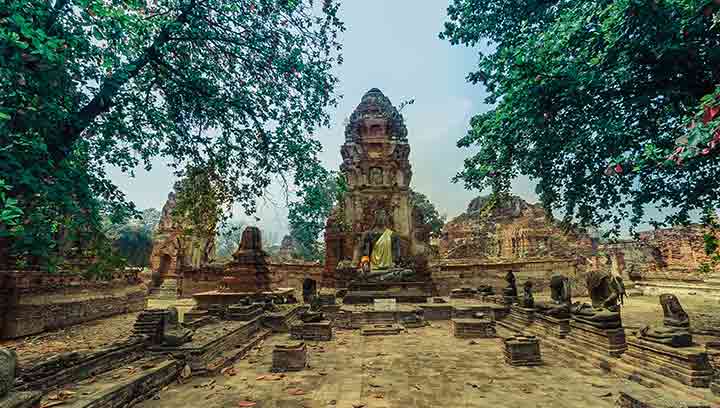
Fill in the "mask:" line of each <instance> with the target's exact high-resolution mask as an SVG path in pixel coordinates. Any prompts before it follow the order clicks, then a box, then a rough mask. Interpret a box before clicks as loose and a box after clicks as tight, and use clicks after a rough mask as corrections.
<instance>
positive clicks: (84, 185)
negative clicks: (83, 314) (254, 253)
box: [0, 0, 344, 265]
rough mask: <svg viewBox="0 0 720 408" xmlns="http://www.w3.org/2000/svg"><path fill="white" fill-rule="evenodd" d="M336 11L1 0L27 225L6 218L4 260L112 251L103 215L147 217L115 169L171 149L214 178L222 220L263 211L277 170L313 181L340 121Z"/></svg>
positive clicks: (16, 190)
mask: <svg viewBox="0 0 720 408" xmlns="http://www.w3.org/2000/svg"><path fill="white" fill-rule="evenodd" d="M338 7H339V5H338V4H337V2H336V1H334V0H324V1H322V2H321V4H320V5H318V4H317V2H314V1H312V0H278V1H267V0H241V1H238V0H159V1H150V2H148V1H145V0H126V1H101V0H50V1H45V0H8V1H5V2H3V6H2V7H0V180H3V186H4V187H3V190H4V194H5V200H6V201H5V203H4V204H3V205H4V206H6V207H10V205H12V208H18V209H19V210H20V211H21V213H17V212H15V213H14V214H22V216H21V218H22V219H21V222H19V223H16V221H17V217H15V216H13V217H9V218H8V217H2V218H0V220H2V223H3V224H2V225H0V232H1V233H2V234H3V235H6V236H7V238H5V239H3V238H1V237H0V254H5V255H7V256H8V257H12V258H13V259H14V260H16V261H17V262H26V263H35V264H39V265H45V264H47V265H51V264H52V263H53V262H54V258H57V257H63V256H69V255H70V253H69V252H67V251H70V249H72V250H73V251H75V252H78V251H79V252H84V253H86V254H90V252H93V251H95V252H94V254H95V255H97V254H99V253H100V252H98V251H97V248H95V247H96V246H97V245H99V244H101V243H102V242H105V241H106V240H104V239H103V237H102V236H101V234H102V228H101V227H102V223H103V219H105V218H106V217H110V218H111V219H112V221H113V222H115V223H121V222H122V220H124V219H127V217H128V216H129V215H131V214H133V213H135V212H136V210H135V207H134V206H133V205H132V203H128V202H127V201H126V200H125V197H124V195H123V194H122V193H121V192H120V191H119V190H118V188H117V186H115V185H114V184H112V183H111V182H110V181H109V180H108V178H107V177H106V174H105V170H106V169H107V168H108V166H115V167H118V168H120V169H122V170H123V171H126V172H130V173H132V171H133V169H134V168H135V167H136V166H138V165H144V166H145V168H149V167H150V163H151V159H152V158H153V157H156V156H162V157H166V158H169V159H170V161H171V164H172V166H174V167H175V168H176V169H178V172H179V173H183V172H184V171H185V170H186V169H187V174H193V173H195V172H196V171H197V169H201V171H203V172H205V173H206V174H207V178H208V181H209V183H211V184H212V186H213V188H214V189H215V190H216V191H217V197H216V198H217V199H218V200H219V201H218V203H217V204H218V205H217V210H218V211H219V212H220V211H227V210H228V208H229V207H230V205H231V204H233V203H239V204H241V205H242V206H243V207H244V208H245V210H246V212H248V213H252V212H253V211H254V209H255V205H256V200H257V198H258V197H260V196H261V195H262V194H263V192H264V190H265V189H266V188H267V187H268V186H269V185H270V183H271V181H272V180H273V178H274V177H276V176H278V175H282V176H284V177H286V176H288V175H290V176H292V175H294V180H293V181H295V183H296V184H298V185H303V184H304V183H306V182H308V180H307V179H306V178H305V176H304V174H305V173H306V171H305V170H306V168H307V167H308V166H312V165H314V164H315V163H316V160H315V155H316V153H317V151H318V150H319V149H320V144H319V142H317V141H316V140H314V139H312V138H310V137H308V135H310V134H312V133H313V131H314V130H315V129H317V128H318V127H319V126H324V125H328V124H329V117H328V115H327V113H326V111H325V108H326V107H328V106H330V105H334V104H335V103H336V99H335V96H334V88H335V85H336V82H337V79H336V77H335V76H334V75H333V74H332V69H333V67H334V66H335V65H336V64H337V63H338V62H339V61H340V60H341V59H340V56H339V55H338V52H339V50H340V44H339V43H338V34H339V32H340V31H342V30H343V29H344V27H343V24H342V23H341V22H340V21H339V19H338V17H337V11H338ZM199 193H202V191H200V192H198V194H199ZM10 199H12V201H9V200H10ZM183 200H189V201H190V202H192V203H196V202H199V201H200V200H202V197H201V196H199V195H197V194H195V192H192V193H190V192H188V193H187V194H185V195H184V197H183ZM187 207H188V208H202V207H201V206H195V205H188V206H187ZM13 211H15V210H13ZM8 219H10V221H9V222H8V221H7V220H8ZM11 223H12V224H11ZM93 248H95V249H93ZM90 255H92V254H90Z"/></svg>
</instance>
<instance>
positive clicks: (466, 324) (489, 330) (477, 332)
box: [450, 319, 497, 339]
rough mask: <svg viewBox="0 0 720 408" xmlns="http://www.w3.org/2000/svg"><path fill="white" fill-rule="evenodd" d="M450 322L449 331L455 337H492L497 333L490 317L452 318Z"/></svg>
mask: <svg viewBox="0 0 720 408" xmlns="http://www.w3.org/2000/svg"><path fill="white" fill-rule="evenodd" d="M450 322H451V325H450V332H451V334H452V335H453V336H454V337H457V338H461V339H473V338H492V337H495V336H496V335H497V333H496V332H495V322H494V321H492V320H490V319H452V320H451V321H450Z"/></svg>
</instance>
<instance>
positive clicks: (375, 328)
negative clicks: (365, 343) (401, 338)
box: [360, 324, 402, 336]
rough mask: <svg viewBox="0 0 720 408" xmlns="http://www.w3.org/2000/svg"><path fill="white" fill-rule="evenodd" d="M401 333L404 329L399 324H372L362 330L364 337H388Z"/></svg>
mask: <svg viewBox="0 0 720 408" xmlns="http://www.w3.org/2000/svg"><path fill="white" fill-rule="evenodd" d="M401 331H402V327H400V326H398V325H397V324H372V325H366V326H363V327H362V328H361V329H360V332H361V333H362V335H363V336H388V335H395V334H400V332H401Z"/></svg>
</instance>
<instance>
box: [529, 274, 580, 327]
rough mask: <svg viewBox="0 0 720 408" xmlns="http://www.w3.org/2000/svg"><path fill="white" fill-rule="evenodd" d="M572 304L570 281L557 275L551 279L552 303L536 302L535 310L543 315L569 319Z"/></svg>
mask: <svg viewBox="0 0 720 408" xmlns="http://www.w3.org/2000/svg"><path fill="white" fill-rule="evenodd" d="M571 304H572V300H571V295H570V281H569V280H568V278H567V277H566V276H563V275H560V274H557V275H553V276H552V277H550V301H549V302H535V308H537V309H538V312H540V313H541V314H544V315H547V316H552V317H556V318H559V319H567V318H568V317H570V305H571Z"/></svg>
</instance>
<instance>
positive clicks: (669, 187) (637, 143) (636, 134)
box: [441, 0, 720, 231]
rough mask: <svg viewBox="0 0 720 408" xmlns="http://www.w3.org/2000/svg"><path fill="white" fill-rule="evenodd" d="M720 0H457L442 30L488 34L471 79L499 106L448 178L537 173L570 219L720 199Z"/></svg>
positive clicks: (678, 217)
mask: <svg viewBox="0 0 720 408" xmlns="http://www.w3.org/2000/svg"><path fill="white" fill-rule="evenodd" d="M719 10H720V2H718V1H714V0H637V1H636V0H633V1H629V0H601V1H595V0H593V1H561V0H551V1H547V0H542V1H540V0H523V1H504V0H482V1H481V0H454V1H453V2H452V5H451V6H450V7H449V8H448V17H449V21H448V22H447V23H446V24H445V30H444V32H443V33H441V38H445V39H447V40H449V41H450V42H451V43H452V44H465V45H468V46H476V45H479V44H481V43H483V44H484V43H488V47H487V48H486V50H487V51H482V52H481V55H480V65H479V69H478V71H476V72H473V73H471V74H469V76H468V80H469V81H470V82H472V83H482V84H484V85H485V87H486V88H487V91H488V92H489V94H490V96H489V98H488V100H487V102H488V103H490V104H494V107H493V108H492V109H491V110H489V111H488V112H486V113H482V114H479V115H477V116H475V117H474V118H473V119H472V120H471V123H470V131H469V132H468V134H467V135H466V136H465V137H463V138H461V139H460V140H459V142H458V146H460V147H472V148H473V150H474V151H477V153H475V154H474V155H473V156H472V157H470V158H468V159H467V160H466V161H465V168H464V170H462V171H461V172H460V173H459V174H458V175H457V177H456V179H455V180H456V181H462V182H464V183H465V185H466V187H467V188H471V189H484V188H488V187H489V188H492V189H493V190H494V191H496V192H500V191H507V190H508V189H509V187H510V183H511V181H512V180H513V179H514V178H515V177H516V176H518V175H519V174H524V175H528V176H530V178H531V179H533V180H536V181H537V183H538V184H537V193H538V195H539V197H540V200H541V201H542V203H543V204H544V206H545V207H546V209H548V210H555V211H557V212H558V213H560V214H562V216H563V219H564V221H566V223H572V222H575V221H578V222H580V223H581V224H584V225H594V226H600V225H603V224H609V225H612V226H614V228H613V229H614V231H617V230H618V227H619V224H620V222H621V221H622V220H626V219H627V220H629V221H630V222H631V223H632V224H633V225H637V224H638V223H639V222H641V220H642V219H643V217H644V215H645V209H646V207H647V206H659V207H662V208H664V209H666V210H668V209H671V208H674V209H676V211H674V212H672V213H671V214H670V216H669V217H668V218H667V219H666V220H665V221H667V222H671V223H675V222H685V221H687V220H688V215H689V213H690V211H691V210H694V209H701V208H704V207H707V206H710V207H717V206H718V205H720V178H718V177H717V174H718V173H719V172H720V160H718V152H720V148H719V146H720V91H719V90H718V87H717V86H718V84H719V83H720V51H719V50H720V11H719Z"/></svg>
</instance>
